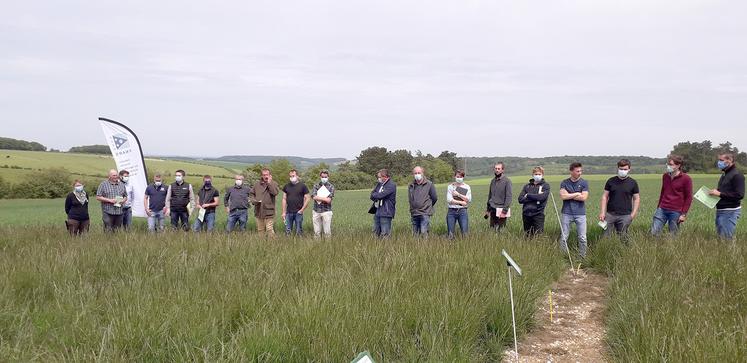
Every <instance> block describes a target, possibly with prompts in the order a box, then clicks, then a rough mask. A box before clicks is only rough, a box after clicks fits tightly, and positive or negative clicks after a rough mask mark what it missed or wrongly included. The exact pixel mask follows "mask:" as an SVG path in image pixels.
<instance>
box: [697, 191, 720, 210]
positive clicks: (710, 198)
mask: <svg viewBox="0 0 747 363" xmlns="http://www.w3.org/2000/svg"><path fill="white" fill-rule="evenodd" d="M709 191H710V189H708V188H706V187H705V186H702V187H700V189H698V191H697V192H695V195H694V197H695V199H697V200H699V201H700V202H701V203H703V204H705V206H706V207H708V208H711V209H713V208H715V207H716V203H718V201H719V200H720V199H721V198H719V197H717V196H714V195H710V194H708V192H709Z"/></svg>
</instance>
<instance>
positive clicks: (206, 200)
mask: <svg viewBox="0 0 747 363" xmlns="http://www.w3.org/2000/svg"><path fill="white" fill-rule="evenodd" d="M219 194H220V193H218V189H215V188H214V187H210V189H206V188H205V187H204V186H203V187H202V189H200V191H199V192H197V198H199V202H200V205H204V204H210V203H212V202H214V201H215V198H218V197H220V195H219ZM205 213H215V207H207V208H205Z"/></svg>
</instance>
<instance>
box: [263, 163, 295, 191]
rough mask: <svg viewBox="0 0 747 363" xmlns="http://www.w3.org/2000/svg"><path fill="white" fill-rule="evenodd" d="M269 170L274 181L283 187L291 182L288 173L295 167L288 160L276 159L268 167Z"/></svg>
mask: <svg viewBox="0 0 747 363" xmlns="http://www.w3.org/2000/svg"><path fill="white" fill-rule="evenodd" d="M267 169H270V172H271V173H272V180H274V181H276V182H277V183H278V184H279V185H280V186H281V187H282V186H283V185H285V184H287V183H288V181H290V177H289V176H288V172H290V171H291V169H295V166H293V164H291V163H290V161H288V159H275V160H273V161H271V162H270V164H269V165H267Z"/></svg>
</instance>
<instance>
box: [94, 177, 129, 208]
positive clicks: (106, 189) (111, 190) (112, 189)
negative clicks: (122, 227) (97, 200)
mask: <svg viewBox="0 0 747 363" xmlns="http://www.w3.org/2000/svg"><path fill="white" fill-rule="evenodd" d="M96 196H97V197H104V198H108V199H114V198H115V197H117V196H120V197H126V196H127V190H126V189H125V185H124V183H116V184H113V183H112V182H110V181H109V180H108V179H107V180H104V181H102V182H101V184H99V188H98V189H97V190H96ZM101 211H102V212H104V213H106V214H111V215H115V216H118V215H120V214H122V207H115V206H114V204H112V203H105V202H101Z"/></svg>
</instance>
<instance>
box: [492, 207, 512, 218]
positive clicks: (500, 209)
mask: <svg viewBox="0 0 747 363" xmlns="http://www.w3.org/2000/svg"><path fill="white" fill-rule="evenodd" d="M504 209H505V210H506V218H510V217H511V208H496V209H495V216H496V217H500V216H501V213H503V210H504Z"/></svg>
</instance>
